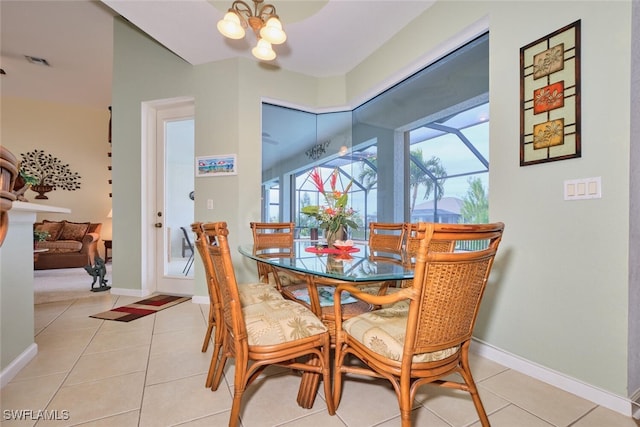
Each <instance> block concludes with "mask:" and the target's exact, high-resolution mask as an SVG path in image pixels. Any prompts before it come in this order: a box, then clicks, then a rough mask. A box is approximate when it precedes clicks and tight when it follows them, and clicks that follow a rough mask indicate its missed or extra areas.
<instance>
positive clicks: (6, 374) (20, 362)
mask: <svg viewBox="0 0 640 427" xmlns="http://www.w3.org/2000/svg"><path fill="white" fill-rule="evenodd" d="M37 354H38V344H36V343H33V344H31V345H30V346H29V347H27V348H26V349H25V350H24V351H23V352H22V353H20V355H19V356H18V357H16V358H15V359H13V360H12V361H11V363H9V365H8V366H7V367H6V368H4V369H3V370H2V372H0V388H3V387H4V386H5V385H7V384H9V382H10V381H11V380H12V379H13V378H15V376H16V375H18V372H20V370H21V369H22V368H24V367H25V366H27V364H28V363H29V362H31V359H33V358H34V357H36V355H37Z"/></svg>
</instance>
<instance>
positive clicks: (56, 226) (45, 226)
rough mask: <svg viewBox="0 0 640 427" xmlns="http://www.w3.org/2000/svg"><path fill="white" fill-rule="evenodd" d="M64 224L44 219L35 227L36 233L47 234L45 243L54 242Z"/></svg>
mask: <svg viewBox="0 0 640 427" xmlns="http://www.w3.org/2000/svg"><path fill="white" fill-rule="evenodd" d="M63 226H64V224H63V223H62V222H60V221H47V220H46V219H45V220H44V221H42V223H40V224H37V225H36V231H46V232H48V233H49V235H48V236H47V241H49V242H55V241H56V240H58V236H60V232H61V231H62V227H63Z"/></svg>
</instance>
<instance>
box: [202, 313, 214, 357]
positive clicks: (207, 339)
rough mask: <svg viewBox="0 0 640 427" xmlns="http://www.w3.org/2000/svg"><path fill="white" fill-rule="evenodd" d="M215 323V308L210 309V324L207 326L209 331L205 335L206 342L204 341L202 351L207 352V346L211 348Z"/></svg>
mask: <svg viewBox="0 0 640 427" xmlns="http://www.w3.org/2000/svg"><path fill="white" fill-rule="evenodd" d="M214 325H215V320H214V317H213V308H210V309H209V324H208V326H207V333H206V334H205V335H204V342H203V343H202V352H203V353H206V351H207V348H209V341H210V340H211V332H213V326H214Z"/></svg>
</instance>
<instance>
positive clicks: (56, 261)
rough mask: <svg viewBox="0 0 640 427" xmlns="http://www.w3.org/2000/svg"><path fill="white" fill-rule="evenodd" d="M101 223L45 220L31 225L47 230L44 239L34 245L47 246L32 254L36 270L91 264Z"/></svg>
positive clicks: (36, 228) (95, 254)
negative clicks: (34, 254)
mask: <svg viewBox="0 0 640 427" xmlns="http://www.w3.org/2000/svg"><path fill="white" fill-rule="evenodd" d="M101 228H102V224H100V223H96V224H94V223H90V222H70V221H47V220H44V221H42V222H37V223H35V224H34V225H33V229H34V231H46V232H48V233H49V235H48V236H47V238H46V240H45V241H43V242H36V243H35V245H34V248H35V249H46V251H44V252H38V254H37V256H35V257H34V264H33V268H34V269H35V270H48V269H53V268H74V267H84V266H85V265H94V264H95V258H96V257H97V256H98V241H99V240H100V229H101Z"/></svg>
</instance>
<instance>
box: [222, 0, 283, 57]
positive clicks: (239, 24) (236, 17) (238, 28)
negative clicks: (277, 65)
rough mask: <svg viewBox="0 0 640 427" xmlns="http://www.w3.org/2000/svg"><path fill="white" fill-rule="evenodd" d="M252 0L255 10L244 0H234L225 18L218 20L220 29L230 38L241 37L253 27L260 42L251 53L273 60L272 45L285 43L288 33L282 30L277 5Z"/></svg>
mask: <svg viewBox="0 0 640 427" xmlns="http://www.w3.org/2000/svg"><path fill="white" fill-rule="evenodd" d="M251 1H252V2H253V6H254V7H253V10H251V6H249V5H248V4H247V3H245V2H244V1H242V0H236V1H234V2H233V3H232V4H231V8H230V9H229V11H228V12H227V13H226V14H225V15H224V18H223V19H221V20H220V21H218V31H220V33H222V35H223V36H225V37H228V38H230V39H241V38H243V37H244V34H245V31H244V29H245V28H247V27H251V29H252V30H253V32H254V33H255V35H256V37H257V38H258V44H257V45H256V47H254V48H253V49H251V53H253V56H255V57H256V58H258V59H262V60H263V61H271V60H272V59H275V57H276V53H275V52H274V51H273V48H272V47H271V45H272V44H281V43H284V41H285V40H286V39H287V35H286V34H285V32H284V31H283V30H282V23H280V19H278V15H276V8H275V6H273V5H271V4H265V5H262V3H263V2H264V0H251Z"/></svg>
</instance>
